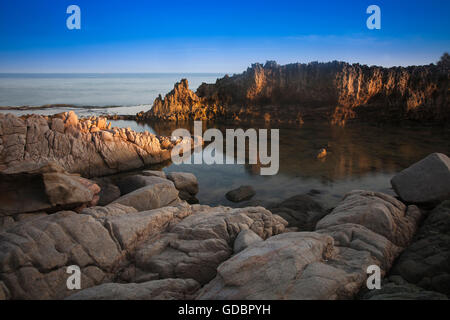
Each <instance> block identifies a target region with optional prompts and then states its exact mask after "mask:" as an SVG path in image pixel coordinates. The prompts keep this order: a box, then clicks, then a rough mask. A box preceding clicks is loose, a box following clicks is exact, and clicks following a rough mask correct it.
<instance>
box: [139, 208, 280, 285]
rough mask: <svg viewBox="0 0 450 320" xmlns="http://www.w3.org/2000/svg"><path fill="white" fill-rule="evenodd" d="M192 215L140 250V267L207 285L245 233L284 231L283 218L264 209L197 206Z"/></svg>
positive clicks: (158, 273)
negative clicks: (238, 239)
mask: <svg viewBox="0 0 450 320" xmlns="http://www.w3.org/2000/svg"><path fill="white" fill-rule="evenodd" d="M191 208H192V214H191V215H189V216H188V217H187V218H185V219H183V220H182V221H181V222H180V223H178V224H176V225H174V226H173V227H171V228H168V229H167V230H166V232H164V233H162V234H161V235H160V236H159V237H158V238H152V239H149V240H148V241H146V242H144V243H143V244H142V245H141V246H140V247H139V248H137V251H136V257H135V258H136V267H137V268H138V269H140V270H141V271H145V272H146V273H153V274H157V275H158V277H159V278H183V279H194V280H196V281H198V282H199V283H200V284H205V283H207V282H209V281H210V280H211V279H213V278H214V277H215V275H216V270H217V267H218V266H219V264H220V263H222V262H223V261H225V260H227V259H228V258H229V257H230V256H231V255H232V253H233V244H234V242H235V240H236V238H237V237H238V235H239V233H240V232H241V231H243V230H252V231H253V232H254V233H255V234H256V235H258V236H259V237H261V238H262V239H267V238H268V237H271V236H273V235H276V234H279V233H281V232H283V231H284V229H285V226H286V225H287V223H286V221H284V220H283V219H282V218H281V217H279V216H277V215H272V213H271V212H270V211H268V210H266V209H264V208H262V207H255V208H252V207H250V208H239V209H231V208H227V207H209V206H201V205H193V206H191Z"/></svg>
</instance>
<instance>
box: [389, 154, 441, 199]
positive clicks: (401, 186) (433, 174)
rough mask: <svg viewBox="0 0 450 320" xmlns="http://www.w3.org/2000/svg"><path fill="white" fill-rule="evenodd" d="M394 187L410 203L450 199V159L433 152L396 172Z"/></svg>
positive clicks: (393, 181)
mask: <svg viewBox="0 0 450 320" xmlns="http://www.w3.org/2000/svg"><path fill="white" fill-rule="evenodd" d="M391 184H392V187H393V188H394V190H395V192H396V193H397V194H398V195H399V196H400V198H401V199H402V200H403V201H405V202H408V203H439V202H442V201H444V200H448V199H450V159H449V158H448V157H447V156H446V155H445V154H442V153H433V154H430V155H429V156H428V157H426V158H424V159H422V160H420V161H419V162H417V163H415V164H413V165H412V166H410V167H409V168H407V169H405V170H403V171H401V172H400V173H398V174H396V175H395V176H394V177H393V178H392V180H391Z"/></svg>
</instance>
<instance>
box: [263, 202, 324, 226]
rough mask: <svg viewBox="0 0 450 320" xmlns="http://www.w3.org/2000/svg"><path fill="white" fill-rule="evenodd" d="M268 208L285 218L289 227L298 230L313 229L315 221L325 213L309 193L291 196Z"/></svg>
mask: <svg viewBox="0 0 450 320" xmlns="http://www.w3.org/2000/svg"><path fill="white" fill-rule="evenodd" d="M269 210H270V211H271V212H272V213H274V214H278V215H280V216H281V217H282V218H283V219H285V220H286V221H287V222H288V223H289V227H295V228H298V229H299V230H300V231H313V230H314V229H315V227H316V224H317V222H318V221H319V220H320V219H322V218H323V217H324V216H325V215H326V214H327V211H326V210H325V209H324V208H323V207H322V206H321V205H320V204H319V203H318V202H317V201H315V200H314V199H313V198H312V197H311V196H309V195H297V196H293V197H291V198H289V199H287V200H285V201H283V202H281V203H279V204H276V205H272V206H270V207H269Z"/></svg>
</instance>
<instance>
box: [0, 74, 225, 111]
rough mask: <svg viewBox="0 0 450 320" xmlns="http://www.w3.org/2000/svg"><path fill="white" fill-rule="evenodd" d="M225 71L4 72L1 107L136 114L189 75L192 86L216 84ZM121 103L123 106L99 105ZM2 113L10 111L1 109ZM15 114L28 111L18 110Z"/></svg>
mask: <svg viewBox="0 0 450 320" xmlns="http://www.w3.org/2000/svg"><path fill="white" fill-rule="evenodd" d="M220 77H223V74H211V73H188V74H181V73H180V74H173V73H167V74H157V73H149V74H0V106H42V105H45V104H70V105H76V106H94V107H91V108H85V109H74V110H76V111H77V113H79V114H82V115H84V114H101V113H104V112H105V113H110V114H112V113H116V114H136V113H137V112H139V111H142V110H145V111H147V110H148V109H150V107H151V106H152V104H153V101H154V100H155V98H156V97H157V96H158V94H161V95H163V96H164V95H165V94H166V93H167V92H169V91H170V90H172V89H173V86H174V84H175V83H176V82H177V81H180V80H181V79H182V78H187V79H188V81H189V86H190V88H191V89H193V90H196V89H197V88H198V86H199V85H200V84H201V83H202V82H207V83H212V82H215V81H216V79H217V78H220ZM95 106H99V107H102V106H121V108H108V109H103V108H95ZM67 110H69V109H67V108H58V109H42V110H36V111H34V112H35V113H40V114H53V113H57V112H62V111H67ZM0 112H10V111H5V110H3V111H1V110H0ZM14 113H15V114H27V113H30V112H29V111H28V110H25V111H14Z"/></svg>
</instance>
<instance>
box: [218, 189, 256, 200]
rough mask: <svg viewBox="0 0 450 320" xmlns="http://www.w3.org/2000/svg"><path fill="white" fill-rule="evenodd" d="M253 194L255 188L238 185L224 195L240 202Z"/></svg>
mask: <svg viewBox="0 0 450 320" xmlns="http://www.w3.org/2000/svg"><path fill="white" fill-rule="evenodd" d="M254 195H255V190H254V189H253V188H252V187H251V186H240V187H239V188H237V189H234V190H231V191H228V192H227V194H226V195H225V197H226V198H227V199H228V200H230V201H232V202H241V201H245V200H249V199H251V198H252V197H253V196H254Z"/></svg>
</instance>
